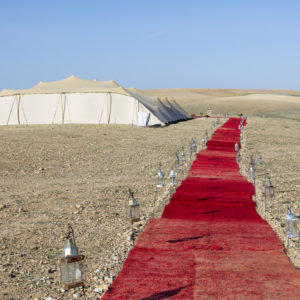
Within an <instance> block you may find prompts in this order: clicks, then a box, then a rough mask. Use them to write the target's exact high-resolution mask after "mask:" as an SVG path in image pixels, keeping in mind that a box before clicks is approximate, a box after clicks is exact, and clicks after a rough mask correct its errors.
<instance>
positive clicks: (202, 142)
mask: <svg viewBox="0 0 300 300" xmlns="http://www.w3.org/2000/svg"><path fill="white" fill-rule="evenodd" d="M201 144H202V146H203V147H205V145H206V141H205V139H204V138H203V139H202V140H201Z"/></svg>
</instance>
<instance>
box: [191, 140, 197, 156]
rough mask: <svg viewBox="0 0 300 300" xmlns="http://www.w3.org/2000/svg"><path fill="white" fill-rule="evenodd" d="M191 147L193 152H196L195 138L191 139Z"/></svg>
mask: <svg viewBox="0 0 300 300" xmlns="http://www.w3.org/2000/svg"><path fill="white" fill-rule="evenodd" d="M192 148H193V152H195V153H197V140H196V139H195V138H193V139H192Z"/></svg>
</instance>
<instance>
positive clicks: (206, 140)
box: [205, 135, 209, 143]
mask: <svg viewBox="0 0 300 300" xmlns="http://www.w3.org/2000/svg"><path fill="white" fill-rule="evenodd" d="M208 140H209V137H208V135H206V137H205V142H206V143H207V142H208Z"/></svg>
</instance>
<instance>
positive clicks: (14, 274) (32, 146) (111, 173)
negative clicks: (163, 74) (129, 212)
mask: <svg viewBox="0 0 300 300" xmlns="http://www.w3.org/2000/svg"><path fill="white" fill-rule="evenodd" d="M145 93H151V94H152V95H156V96H160V97H161V98H163V97H174V98H175V100H176V101H178V103H179V104H180V105H182V106H183V107H184V108H185V109H186V110H187V111H188V112H190V113H195V114H200V113H202V114H206V111H207V109H208V107H211V108H212V110H213V113H218V112H220V113H225V112H230V114H231V115H237V114H239V113H244V114H246V115H247V116H248V119H247V122H248V125H247V126H246V127H245V129H244V136H245V141H246V144H245V147H244V149H243V150H242V162H241V164H240V168H241V172H242V174H243V175H244V176H246V177H247V178H249V172H248V168H249V158H250V155H254V157H255V158H256V155H257V153H256V152H257V151H259V152H260V153H261V155H262V158H263V165H262V166H257V168H256V169H257V170H256V174H257V179H256V182H255V183H256V188H257V194H256V197H255V199H254V200H256V201H257V210H258V212H259V213H260V214H261V215H262V217H263V218H265V216H264V203H265V202H264V201H263V199H264V196H263V185H264V183H265V176H264V175H262V174H265V173H266V172H268V173H269V174H270V177H271V180H272V183H273V184H274V186H275V187H276V195H275V197H274V198H272V199H270V200H269V201H268V202H267V207H266V208H267V209H266V212H267V213H266V219H267V220H268V222H269V223H270V224H271V226H272V227H273V228H274V230H275V231H276V232H277V234H278V236H279V237H280V238H281V239H282V242H283V243H286V240H285V237H284V231H283V221H284V215H285V213H286V207H287V204H285V202H286V201H287V200H288V201H290V202H291V203H290V206H291V208H292V211H293V212H294V213H295V215H296V216H297V217H299V216H300V204H299V199H298V198H299V196H298V195H299V191H300V165H299V153H300V92H293V91H261V90H254V91H251V90H203V89H202V90H197V91H195V89H192V90H185V91H184V90H183V89H173V90H152V91H145ZM211 123H212V119H211V118H201V119H194V120H191V121H187V122H181V123H178V124H173V125H170V126H166V127H162V128H137V127H132V126H126V125H124V126H121V125H109V126H102V125H101V126H98V125H67V126H24V127H1V128H0V139H1V143H0V153H1V155H0V178H1V179H0V258H1V266H0V282H1V290H0V298H1V299H6V300H8V299H11V300H12V299H15V300H16V299H48V300H50V299H74V298H81V297H82V294H81V290H80V289H74V290H70V291H69V292H66V291H64V290H63V288H62V285H61V283H60V281H59V265H58V260H59V258H60V256H61V255H62V251H63V247H64V245H65V244H66V239H65V233H66V230H67V224H71V225H72V226H73V229H74V231H75V237H76V241H77V246H78V248H79V251H80V252H81V253H82V254H84V255H85V256H86V258H85V260H84V274H85V284H86V295H87V299H101V296H102V295H103V292H104V291H105V290H106V289H107V288H108V286H109V284H110V283H111V282H112V280H113V279H114V277H115V276H116V275H117V274H118V272H119V271H120V269H121V268H122V263H123V261H124V259H125V258H126V255H127V253H128V251H129V249H130V248H131V247H132V246H133V245H134V238H135V237H136V235H137V234H138V232H140V231H141V230H142V229H143V228H144V226H145V224H146V222H147V219H149V218H152V217H156V218H158V217H160V214H161V212H162V210H163V207H164V205H165V204H166V203H167V202H168V199H169V196H170V194H171V193H172V190H173V189H174V187H173V188H172V187H170V186H169V185H168V175H169V172H170V169H171V167H172V166H173V165H174V161H175V152H176V151H178V152H179V151H180V150H181V147H182V146H184V148H185V151H186V152H187V146H188V143H189V141H190V140H191V139H192V138H193V137H195V138H197V140H198V141H199V142H200V140H201V138H202V136H203V135H204V132H205V130H208V132H210V128H211ZM159 162H161V164H162V170H163V172H164V173H165V175H166V183H167V186H166V187H165V188H163V189H160V190H158V191H157V197H156V198H155V193H156V192H155V190H156V189H155V181H156V173H157V169H158V163H159ZM187 171H188V163H187V164H186V165H184V166H182V172H181V170H180V171H179V172H178V176H179V177H180V178H183V177H184V176H185V175H186V174H187ZM180 178H179V179H180ZM129 188H131V189H132V190H133V191H134V192H135V197H136V198H137V199H138V202H139V203H140V207H141V216H142V218H141V221H140V222H138V223H135V224H134V231H135V234H134V235H132V231H131V225H130V223H129V221H128V219H126V217H125V207H126V203H127V202H128V189H129ZM280 191H286V192H280ZM155 199H156V200H155ZM154 200H155V201H154ZM249 238H251V237H249ZM287 252H288V255H289V256H290V258H291V260H292V261H293V262H294V263H295V265H296V266H299V267H300V251H299V247H298V240H291V241H289V249H288V251H287Z"/></svg>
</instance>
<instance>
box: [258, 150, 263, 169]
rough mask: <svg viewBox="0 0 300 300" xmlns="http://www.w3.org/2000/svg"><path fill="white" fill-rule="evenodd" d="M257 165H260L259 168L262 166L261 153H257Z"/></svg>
mask: <svg viewBox="0 0 300 300" xmlns="http://www.w3.org/2000/svg"><path fill="white" fill-rule="evenodd" d="M257 164H258V165H259V166H261V165H262V157H261V155H260V153H259V152H258V153H257Z"/></svg>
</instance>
